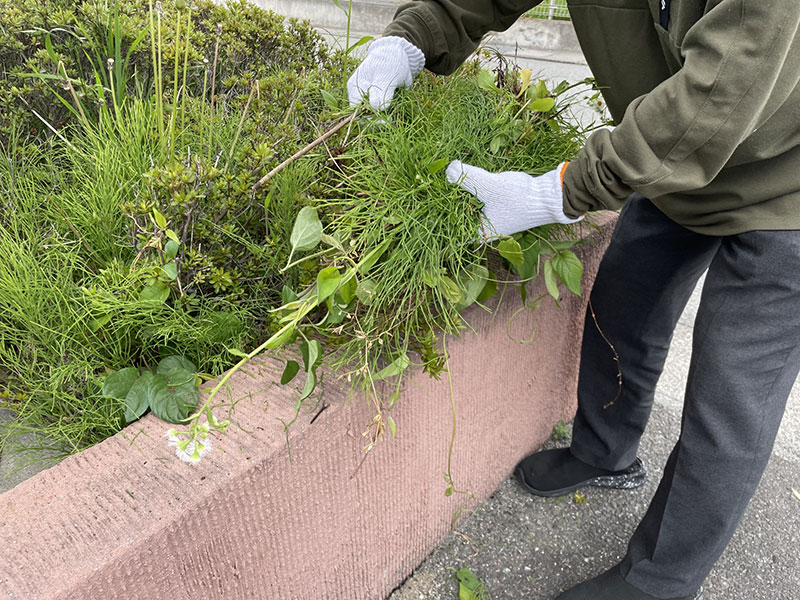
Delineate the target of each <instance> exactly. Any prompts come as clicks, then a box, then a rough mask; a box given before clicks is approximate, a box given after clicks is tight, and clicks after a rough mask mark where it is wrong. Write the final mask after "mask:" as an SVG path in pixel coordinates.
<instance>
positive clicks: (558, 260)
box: [552, 250, 583, 296]
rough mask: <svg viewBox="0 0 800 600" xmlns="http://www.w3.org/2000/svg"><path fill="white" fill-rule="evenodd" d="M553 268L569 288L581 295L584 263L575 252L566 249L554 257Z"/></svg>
mask: <svg viewBox="0 0 800 600" xmlns="http://www.w3.org/2000/svg"><path fill="white" fill-rule="evenodd" d="M552 260H553V270H554V271H555V272H556V274H557V275H558V277H559V279H561V281H563V282H564V285H565V286H567V289H568V290H569V291H570V292H572V293H573V294H575V295H576V296H580V295H581V277H582V276H583V264H582V263H581V260H580V259H579V258H578V257H577V256H576V255H575V253H574V252H570V251H569V250H564V251H562V252H559V253H558V254H556V255H555V256H554V257H553V259H552Z"/></svg>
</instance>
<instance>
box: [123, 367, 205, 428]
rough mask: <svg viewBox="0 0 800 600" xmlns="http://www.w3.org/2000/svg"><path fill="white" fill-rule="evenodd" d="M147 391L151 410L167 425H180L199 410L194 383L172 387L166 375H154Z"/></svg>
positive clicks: (198, 396)
mask: <svg viewBox="0 0 800 600" xmlns="http://www.w3.org/2000/svg"><path fill="white" fill-rule="evenodd" d="M131 391H133V390H131ZM146 391H147V400H148V403H149V405H150V410H152V411H153V414H155V415H156V416H157V417H158V418H159V419H161V420H162V421H166V422H167V423H180V422H181V421H182V420H183V419H186V418H187V417H188V416H189V415H190V414H191V412H192V411H193V410H194V409H195V408H197V403H198V400H199V399H200V393H199V392H198V390H197V387H196V386H195V385H194V381H191V382H187V383H183V384H181V385H170V383H169V382H168V381H167V378H166V377H165V376H164V375H153V376H152V379H150V381H149V384H148V385H147V390H146Z"/></svg>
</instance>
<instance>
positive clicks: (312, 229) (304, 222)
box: [289, 206, 322, 252]
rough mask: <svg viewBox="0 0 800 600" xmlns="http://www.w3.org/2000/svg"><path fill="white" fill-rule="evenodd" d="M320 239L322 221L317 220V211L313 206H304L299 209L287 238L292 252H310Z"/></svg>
mask: <svg viewBox="0 0 800 600" xmlns="http://www.w3.org/2000/svg"><path fill="white" fill-rule="evenodd" d="M321 239H322V221H320V220H319V216H318V215H317V209H316V208H314V207H313V206H304V207H303V208H301V209H300V212H299V213H298V215H297V219H296V220H295V222H294V228H293V229H292V233H291V235H290V236H289V242H290V243H291V244H292V252H297V251H301V250H311V249H313V248H315V247H316V246H317V244H319V242H320V240H321Z"/></svg>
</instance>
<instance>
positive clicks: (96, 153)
mask: <svg viewBox="0 0 800 600" xmlns="http://www.w3.org/2000/svg"><path fill="white" fill-rule="evenodd" d="M153 128H154V121H153V113H152V110H151V109H150V108H149V106H148V105H147V104H144V103H141V102H134V103H133V104H132V105H131V107H130V108H129V109H126V110H124V111H123V112H121V113H120V114H119V117H116V116H112V114H111V113H108V114H107V115H106V116H105V117H104V118H102V119H101V120H100V122H99V123H98V125H97V126H96V127H93V128H92V129H91V130H90V131H88V132H86V133H85V134H83V135H74V136H70V137H71V138H72V140H73V141H72V142H70V143H69V144H68V145H67V144H64V143H59V142H56V143H53V144H52V145H51V146H50V147H48V148H41V149H38V150H37V148H36V147H35V146H25V145H23V144H20V143H16V140H14V139H12V140H11V143H10V144H9V145H8V146H7V147H4V148H2V155H3V157H4V159H5V160H3V161H2V164H0V190H2V192H3V194H2V196H0V197H1V198H2V212H0V222H2V227H1V228H0V255H2V256H3V257H4V260H3V261H2V262H1V263H0V314H2V318H0V364H2V365H3V367H2V372H0V382H2V384H1V385H2V387H3V388H5V390H6V395H9V393H10V394H11V395H12V397H13V398H14V400H15V402H14V403H13V408H14V409H15V410H16V412H17V414H18V419H17V421H16V422H15V424H14V425H12V426H11V428H10V430H9V431H7V432H6V434H5V436H4V438H3V440H0V443H2V442H7V441H9V440H12V439H15V438H16V434H18V433H21V432H27V431H32V430H37V431H39V432H41V433H43V434H44V435H45V437H47V438H49V439H51V440H52V443H53V445H54V446H56V447H58V449H60V450H61V451H65V452H72V451H77V450H79V449H81V448H83V447H86V446H87V445H91V444H93V443H96V442H98V441H100V440H102V439H104V438H105V437H107V436H109V435H111V434H113V433H114V432H116V431H118V430H119V428H120V427H121V426H123V425H124V422H123V421H122V413H121V411H120V407H119V405H118V403H116V402H114V401H112V400H111V399H109V398H105V397H103V396H102V395H101V394H100V389H101V387H102V380H103V377H104V375H105V374H106V373H107V372H110V371H112V370H116V369H119V368H121V367H124V366H128V365H130V364H131V363H134V364H139V365H147V364H154V363H155V362H157V360H158V357H159V356H161V355H163V354H165V353H169V352H175V353H180V354H182V355H185V356H186V357H187V358H191V359H192V360H194V361H195V362H196V363H197V364H198V366H199V367H200V369H201V371H203V372H212V373H214V372H217V373H218V372H220V371H221V369H222V368H224V367H225V366H227V365H228V364H230V360H229V359H227V358H225V351H224V346H223V344H225V343H228V344H232V345H236V344H238V343H240V342H241V335H240V331H241V323H240V324H239V325H238V326H236V325H233V326H232V327H229V330H228V332H227V333H228V334H229V335H228V336H226V335H224V333H225V332H223V333H220V329H219V325H220V322H221V321H223V320H225V319H227V322H228V323H231V322H233V321H241V317H242V311H241V310H240V309H238V308H236V307H233V306H231V305H230V304H229V303H226V302H224V301H218V300H213V299H212V300H209V301H203V302H200V303H199V305H197V306H193V307H191V308H186V307H183V306H181V305H180V304H179V303H176V304H170V303H152V302H143V301H141V300H140V299H139V293H140V290H141V289H142V287H143V286H144V285H145V283H146V281H147V279H148V277H150V276H151V272H152V270H153V269H154V268H156V267H157V264H158V262H159V258H158V257H157V256H156V255H155V253H153V254H150V255H147V256H142V257H141V258H140V260H139V261H138V262H136V257H137V255H138V252H137V246H136V244H135V240H132V239H131V233H130V225H129V218H128V217H127V216H126V215H125V214H124V213H123V211H121V210H120V206H121V204H122V203H123V202H124V201H125V200H126V199H130V198H132V197H135V196H137V195H139V194H142V193H144V190H143V189H142V187H141V175H142V173H143V172H145V171H146V170H148V169H149V168H150V164H151V161H153V160H156V161H158V160H161V159H160V158H159V151H158V143H157V139H156V138H155V137H154V136H153V135H152V132H153ZM23 150H24V152H23ZM223 329H224V328H223ZM228 338H230V339H228Z"/></svg>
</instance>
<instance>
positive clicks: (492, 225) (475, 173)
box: [445, 160, 583, 237]
mask: <svg viewBox="0 0 800 600" xmlns="http://www.w3.org/2000/svg"><path fill="white" fill-rule="evenodd" d="M567 165H569V163H568V162H565V163H561V164H560V165H559V166H558V167H557V168H555V169H553V170H552V171H550V172H548V173H545V174H544V175H540V176H539V177H533V176H531V175H528V174H527V173H520V172H519V171H505V172H503V173H489V172H488V171H485V170H484V169H481V168H479V167H473V166H471V165H467V164H464V163H462V162H461V161H459V160H454V161H453V162H451V163H450V165H449V166H448V167H447V171H445V174H446V176H447V180H448V181H449V182H450V183H457V184H458V185H459V186H460V187H461V188H462V189H463V190H466V191H467V192H469V193H470V194H473V195H474V196H476V197H477V198H478V200H480V201H481V202H483V211H482V215H481V217H482V221H483V226H482V229H483V231H482V233H483V236H484V237H494V236H503V235H511V234H512V233H517V232H519V231H525V230H526V229H530V228H532V227H538V226H539V225H549V224H551V223H577V222H578V221H580V220H581V219H583V216H581V217H578V218H577V219H571V218H570V217H568V216H567V215H565V214H564V209H563V193H562V188H563V179H564V170H565V169H566V168H567Z"/></svg>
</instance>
